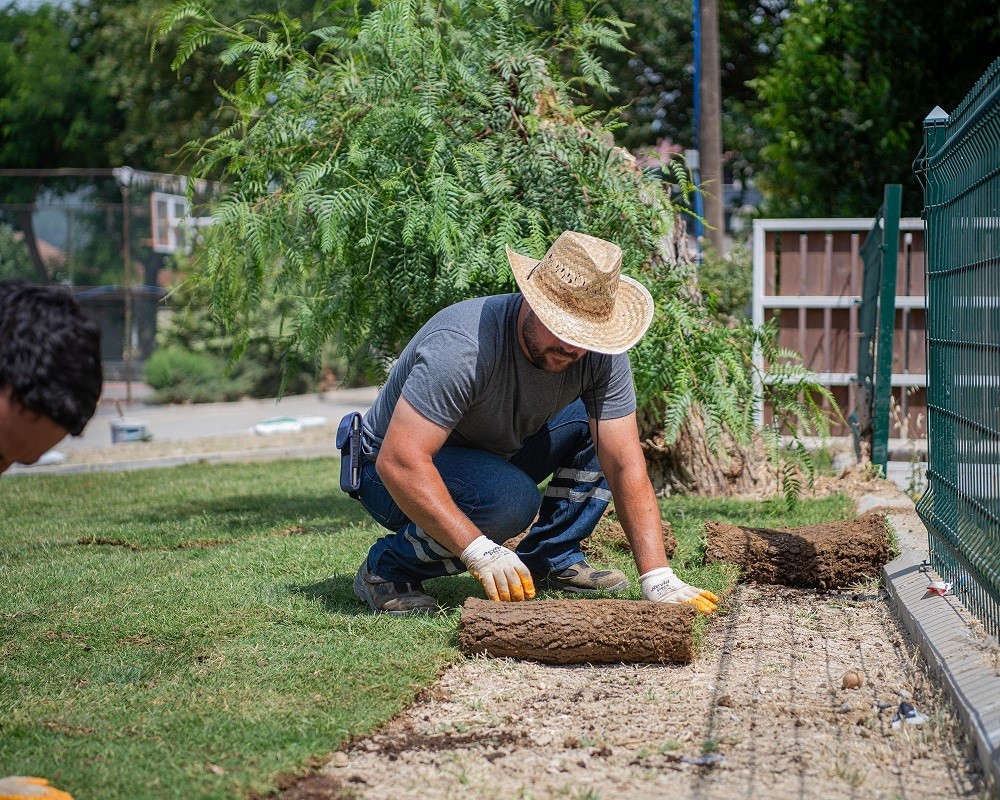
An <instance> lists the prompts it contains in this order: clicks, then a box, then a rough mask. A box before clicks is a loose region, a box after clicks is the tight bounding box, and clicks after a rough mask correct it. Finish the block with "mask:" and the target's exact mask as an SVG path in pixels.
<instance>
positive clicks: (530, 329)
mask: <svg viewBox="0 0 1000 800" xmlns="http://www.w3.org/2000/svg"><path fill="white" fill-rule="evenodd" d="M540 324H541V323H540V322H539V321H538V317H537V316H536V315H535V312H534V311H529V312H528V314H527V316H526V317H525V319H524V328H523V330H522V333H523V334H524V347H525V349H526V350H527V351H528V361H530V362H531V363H532V364H533V365H534V366H536V367H538V369H543V370H545V371H546V372H565V371H566V370H567V369H569V368H570V367H571V366H573V364H575V363H576V362H577V361H579V360H580V357H581V354H580V353H574V352H571V351H569V350H564V349H563V348H561V347H559V346H558V345H557V346H555V347H546V348H543V347H542V345H541V344H540V343H539V336H538V327H539V325H540Z"/></svg>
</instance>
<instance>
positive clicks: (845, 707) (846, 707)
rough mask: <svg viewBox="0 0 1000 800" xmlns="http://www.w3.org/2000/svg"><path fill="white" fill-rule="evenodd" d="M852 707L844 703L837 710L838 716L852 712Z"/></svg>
mask: <svg viewBox="0 0 1000 800" xmlns="http://www.w3.org/2000/svg"><path fill="white" fill-rule="evenodd" d="M853 710H854V706H852V705H851V704H850V703H844V704H843V705H842V706H841V707H840V708H838V709H837V713H838V714H846V713H847V712H848V711H853Z"/></svg>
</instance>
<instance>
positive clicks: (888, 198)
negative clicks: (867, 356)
mask: <svg viewBox="0 0 1000 800" xmlns="http://www.w3.org/2000/svg"><path fill="white" fill-rule="evenodd" d="M901 194H902V186H901V185H900V184H898V183H890V184H887V185H886V187H885V196H884V200H883V202H882V224H883V226H884V227H883V229H882V244H881V246H880V250H881V251H882V252H881V255H882V258H881V264H880V272H881V275H880V278H881V280H880V281H879V313H878V344H877V345H876V347H877V349H876V360H875V408H874V413H873V414H872V464H875V465H877V466H879V467H881V468H882V474H883V475H885V474H886V467H887V464H888V462H889V406H890V404H891V402H892V339H893V333H894V332H895V330H896V270H897V268H898V262H899V212H900V205H901V200H900V198H901Z"/></svg>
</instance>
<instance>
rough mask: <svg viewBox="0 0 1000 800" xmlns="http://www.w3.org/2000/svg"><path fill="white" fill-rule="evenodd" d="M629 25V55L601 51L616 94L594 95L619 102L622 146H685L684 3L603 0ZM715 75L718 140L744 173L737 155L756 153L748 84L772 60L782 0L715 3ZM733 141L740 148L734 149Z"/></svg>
mask: <svg viewBox="0 0 1000 800" xmlns="http://www.w3.org/2000/svg"><path fill="white" fill-rule="evenodd" d="M606 5H607V6H608V7H610V8H612V9H613V10H614V11H615V12H616V13H617V14H618V15H619V16H620V17H621V18H622V19H623V20H624V21H626V22H628V23H630V24H631V25H632V26H633V27H632V28H630V30H629V39H628V41H627V42H626V44H627V46H628V49H629V52H627V53H624V54H622V53H619V52H616V51H612V50H607V51H604V52H602V53H601V56H602V59H603V60H604V62H605V65H606V66H607V68H608V70H609V71H610V72H611V74H612V76H613V78H614V81H615V83H616V84H617V86H618V88H619V91H617V92H615V93H613V95H612V96H611V97H610V98H607V97H596V98H595V102H596V103H598V104H599V105H601V107H604V106H605V105H610V104H612V103H615V104H618V105H620V106H621V107H622V114H623V117H624V120H625V122H626V123H627V128H626V129H625V130H624V131H623V137H622V142H623V143H624V144H626V145H627V146H628V147H630V148H631V147H638V146H641V145H652V144H655V143H656V141H657V140H658V139H661V138H662V139H667V140H669V141H673V142H677V143H680V144H681V145H683V146H690V145H691V143H692V142H693V141H694V131H693V129H692V128H693V124H694V114H693V105H694V81H693V73H694V37H693V33H694V31H693V19H692V4H691V2H690V0H628V2H625V0H608V2H607V3H606ZM718 5H719V48H720V64H719V67H720V80H721V84H722V103H723V118H724V119H723V125H724V127H725V131H724V137H723V139H724V141H725V142H726V146H727V150H728V151H730V153H731V155H732V158H731V159H730V162H729V163H730V167H731V168H735V171H736V172H738V173H741V172H743V171H744V170H745V168H746V167H745V164H744V159H743V158H742V156H743V155H746V154H750V153H755V152H756V146H755V145H756V143H755V141H754V137H753V136H752V135H749V127H750V118H749V109H750V108H751V107H752V104H753V102H754V100H755V94H754V92H753V91H752V90H751V89H749V88H748V87H747V85H746V84H747V81H748V80H750V79H752V78H754V77H756V76H757V75H758V74H759V72H760V71H761V70H762V69H763V68H764V67H766V66H768V65H769V64H770V63H771V59H772V57H773V53H774V48H775V46H776V43H777V39H778V36H779V35H780V32H781V21H782V19H783V17H784V15H785V14H786V13H787V8H788V0H763V2H761V1H760V0H721V1H720V2H719V4H718ZM737 142H739V145H740V146H739V147H737V146H736V144H737Z"/></svg>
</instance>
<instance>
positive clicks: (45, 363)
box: [0, 281, 102, 472]
mask: <svg viewBox="0 0 1000 800" xmlns="http://www.w3.org/2000/svg"><path fill="white" fill-rule="evenodd" d="M100 341H101V335H100V331H99V330H98V328H97V325H95V324H94V322H93V321H91V320H90V319H88V318H87V317H85V316H84V314H83V312H82V311H81V310H80V306H79V304H78V303H77V302H76V300H75V299H74V298H73V296H72V295H71V294H70V293H69V292H68V291H66V290H65V289H60V288H57V287H52V286H36V285H33V284H29V283H25V282H24V281H0V472H4V471H5V470H6V469H7V468H8V467H10V465H11V464H13V463H15V462H20V463H22V464H32V463H34V462H35V461H37V460H38V459H39V458H41V456H42V455H43V454H44V453H45V452H46V451H48V450H50V449H51V448H52V447H54V446H55V445H56V444H57V443H58V442H59V441H60V440H61V439H62V438H63V437H64V436H66V434H68V433H71V434H73V435H74V436H79V435H80V433H82V432H83V429H84V426H86V424H87V422H88V421H89V420H90V418H91V417H92V416H94V411H95V410H96V408H97V401H98V399H99V398H100V396H101V385H102V375H101V346H100Z"/></svg>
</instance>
